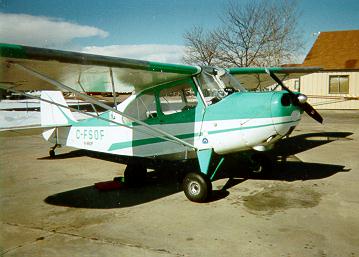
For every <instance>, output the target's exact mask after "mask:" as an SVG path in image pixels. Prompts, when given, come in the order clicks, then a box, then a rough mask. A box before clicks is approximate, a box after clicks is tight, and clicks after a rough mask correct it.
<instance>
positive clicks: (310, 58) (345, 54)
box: [302, 30, 359, 70]
mask: <svg viewBox="0 0 359 257" xmlns="http://www.w3.org/2000/svg"><path fill="white" fill-rule="evenodd" d="M302 66H320V67H322V68H323V69H324V70H343V69H344V70H356V69H359V30H346V31H330V32H321V33H320V34H319V36H318V38H317V40H316V41H315V43H314V45H313V47H312V49H311V50H310V51H309V53H308V55H307V56H306V57H305V59H304V62H303V65H302Z"/></svg>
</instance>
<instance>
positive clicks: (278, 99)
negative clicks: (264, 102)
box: [271, 91, 306, 136]
mask: <svg viewBox="0 0 359 257" xmlns="http://www.w3.org/2000/svg"><path fill="white" fill-rule="evenodd" d="M299 96H300V97H298V101H304V102H306V96H305V95H299ZM302 96H303V97H302ZM304 97H305V98H304ZM302 113H303V110H302V109H301V108H299V106H298V105H297V104H295V103H294V102H293V97H292V96H291V95H290V94H289V93H286V92H283V91H282V92H276V93H274V94H273V96H272V104H271V114H272V122H273V126H274V129H275V130H276V132H277V133H278V134H279V135H282V136H284V135H287V134H289V133H290V132H291V131H293V129H294V127H295V126H296V125H297V124H298V123H299V121H300V118H301V114H302Z"/></svg>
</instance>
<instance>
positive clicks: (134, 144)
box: [108, 119, 300, 151]
mask: <svg viewBox="0 0 359 257" xmlns="http://www.w3.org/2000/svg"><path fill="white" fill-rule="evenodd" d="M299 120H300V119H298V120H295V121H284V122H277V123H267V124H263V125H257V126H248V127H236V128H231V129H222V130H212V131H209V132H208V134H210V135H212V134H218V133H227V132H232V131H238V130H246V129H256V128H263V127H268V126H273V125H281V124H289V123H295V122H298V121H299ZM218 122H220V121H218ZM197 136H199V133H187V134H180V135H175V137H177V138H179V139H189V138H194V137H197ZM165 141H166V140H165V139H162V138H156V137H151V138H146V139H138V140H133V141H127V142H121V143H114V144H112V145H111V146H110V148H109V149H108V151H114V150H119V149H124V148H128V147H137V146H143V145H148V144H155V143H162V142H165Z"/></svg>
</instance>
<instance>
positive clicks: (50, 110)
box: [40, 91, 76, 127]
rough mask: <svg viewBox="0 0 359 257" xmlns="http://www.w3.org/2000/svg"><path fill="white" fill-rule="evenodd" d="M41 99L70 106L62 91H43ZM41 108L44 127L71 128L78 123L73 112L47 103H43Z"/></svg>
mask: <svg viewBox="0 0 359 257" xmlns="http://www.w3.org/2000/svg"><path fill="white" fill-rule="evenodd" d="M41 99H44V100H48V101H51V102H54V103H57V104H60V105H63V106H68V105H67V103H66V101H65V98H64V97H63V95H62V92H60V91H42V92H41ZM40 107H41V126H42V127H59V126H70V125H72V124H73V123H75V122H76V119H75V118H74V116H73V114H72V112H71V111H70V110H69V109H67V108H64V107H61V106H58V105H56V104H51V103H48V102H45V101H41V105H40Z"/></svg>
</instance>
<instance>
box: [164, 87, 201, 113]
mask: <svg viewBox="0 0 359 257" xmlns="http://www.w3.org/2000/svg"><path fill="white" fill-rule="evenodd" d="M159 99H160V104H161V111H162V113H163V114H164V115H168V114H173V113H178V112H182V111H186V110H190V109H193V108H195V107H196V106H197V98H196V94H195V92H194V91H193V88H192V86H191V84H189V83H187V82H185V83H181V84H179V85H177V86H174V87H170V88H166V89H163V90H161V91H160V94H159Z"/></svg>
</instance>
